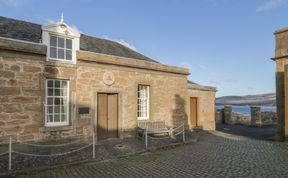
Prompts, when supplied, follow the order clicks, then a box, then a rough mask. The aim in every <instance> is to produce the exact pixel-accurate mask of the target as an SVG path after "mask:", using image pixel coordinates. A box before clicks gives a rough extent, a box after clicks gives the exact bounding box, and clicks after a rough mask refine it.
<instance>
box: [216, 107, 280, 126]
mask: <svg viewBox="0 0 288 178" xmlns="http://www.w3.org/2000/svg"><path fill="white" fill-rule="evenodd" d="M215 116H216V121H217V123H218V124H221V123H224V124H231V125H233V124H240V125H251V126H263V125H275V124H277V114H276V112H261V107H258V106H252V107H251V114H250V115H249V116H247V115H243V114H241V113H235V112H233V108H232V106H225V107H224V109H219V110H217V111H216V113H215Z"/></svg>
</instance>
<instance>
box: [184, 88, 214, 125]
mask: <svg viewBox="0 0 288 178" xmlns="http://www.w3.org/2000/svg"><path fill="white" fill-rule="evenodd" d="M215 94H216V91H205V90H196V89H188V98H189V97H195V98H197V99H198V113H197V114H198V117H197V119H198V121H197V124H198V125H197V126H200V127H202V128H203V129H204V130H215V127H216V120H215ZM188 102H189V100H188ZM189 106H190V103H189ZM188 109H189V111H188V114H189V117H188V118H190V107H188ZM192 127H193V126H192Z"/></svg>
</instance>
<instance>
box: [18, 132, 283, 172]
mask: <svg viewBox="0 0 288 178" xmlns="http://www.w3.org/2000/svg"><path fill="white" fill-rule="evenodd" d="M64 169H65V171H64ZM52 172H53V174H51V173H52ZM17 176H21V177H25V176H26V177H30V176H35V177H37V176H38V177H44V176H45V177H288V144H287V143H277V142H270V141H264V140H255V139H251V138H246V137H242V136H232V135H228V134H223V133H219V132H213V133H211V134H202V135H201V141H199V142H198V143H196V144H189V145H185V146H181V147H176V148H173V149H162V150H158V151H153V152H151V153H145V154H140V155H134V156H129V157H125V158H120V159H116V160H110V161H104V162H96V163H88V164H87V163H86V164H81V165H77V166H71V167H66V168H57V169H54V170H46V171H42V172H34V173H32V174H28V175H25V174H22V175H17Z"/></svg>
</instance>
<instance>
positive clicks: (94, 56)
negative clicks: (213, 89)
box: [77, 51, 190, 75]
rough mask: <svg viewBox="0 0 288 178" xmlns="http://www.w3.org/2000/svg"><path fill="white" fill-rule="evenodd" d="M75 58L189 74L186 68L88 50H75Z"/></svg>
mask: <svg viewBox="0 0 288 178" xmlns="http://www.w3.org/2000/svg"><path fill="white" fill-rule="evenodd" d="M77 60H81V61H87V62H96V63H101V64H109V65H117V66H124V67H131V68H138V69H146V70H147V69H148V70H153V71H160V72H167V73H174V74H180V75H189V74H190V73H189V70H188V69H186V68H181V67H175V66H168V65H164V64H159V63H154V62H149V61H144V60H139V59H131V58H125V57H119V56H113V55H106V54H99V53H94V52H88V51H77Z"/></svg>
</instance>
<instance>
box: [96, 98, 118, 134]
mask: <svg viewBox="0 0 288 178" xmlns="http://www.w3.org/2000/svg"><path fill="white" fill-rule="evenodd" d="M97 113H98V117H97V133H98V139H105V138H115V137H117V136H118V94H110V93H108V94H107V93H101V94H98V110H97Z"/></svg>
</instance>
